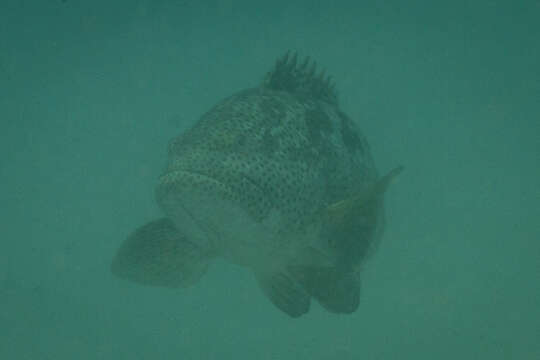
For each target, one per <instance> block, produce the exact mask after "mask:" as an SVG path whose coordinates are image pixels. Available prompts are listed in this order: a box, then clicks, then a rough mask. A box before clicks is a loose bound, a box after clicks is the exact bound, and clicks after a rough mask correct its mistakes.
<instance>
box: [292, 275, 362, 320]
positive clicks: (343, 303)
mask: <svg viewBox="0 0 540 360" xmlns="http://www.w3.org/2000/svg"><path fill="white" fill-rule="evenodd" d="M289 269H290V271H291V273H292V274H293V275H294V277H295V278H297V279H298V281H299V282H300V283H301V284H302V285H303V287H304V289H305V290H306V291H307V292H308V293H309V294H310V295H311V296H313V297H314V298H315V299H317V301H318V302H319V303H320V304H321V305H322V306H323V307H324V308H325V309H326V310H328V311H330V312H333V313H339V314H350V313H353V312H354V311H356V309H358V306H359V304H360V279H359V277H358V275H357V274H356V273H354V272H352V271H349V270H348V269H341V268H338V267H335V266H334V267H316V266H290V267H289Z"/></svg>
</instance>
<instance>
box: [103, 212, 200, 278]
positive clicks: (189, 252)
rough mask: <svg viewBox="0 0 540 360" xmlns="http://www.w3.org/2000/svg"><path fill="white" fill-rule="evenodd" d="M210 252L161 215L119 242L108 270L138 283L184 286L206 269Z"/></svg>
mask: <svg viewBox="0 0 540 360" xmlns="http://www.w3.org/2000/svg"><path fill="white" fill-rule="evenodd" d="M209 259H210V256H209V254H208V253H205V252H204V251H203V250H202V249H201V248H200V247H198V246H197V245H195V244H193V243H191V242H189V241H188V240H187V239H186V238H185V237H184V236H183V235H182V234H181V233H180V232H179V231H178V230H177V229H176V227H175V226H174V224H173V223H172V221H171V220H169V219H166V218H163V219H159V220H156V221H152V222H150V223H148V224H146V225H143V226H142V227H140V228H139V229H137V230H136V231H135V232H134V233H133V234H132V235H130V236H129V237H128V238H127V239H126V240H125V241H124V242H123V243H122V245H121V246H120V249H119V250H118V252H117V253H116V255H115V257H114V259H113V261H112V264H111V271H112V273H113V274H115V275H116V276H118V277H120V278H124V279H127V280H130V281H133V282H136V283H139V284H143V285H151V286H164V287H186V286H189V285H192V284H194V283H196V282H197V281H198V280H199V279H200V278H201V276H202V275H203V274H204V273H205V272H206V269H207V267H208V262H209Z"/></svg>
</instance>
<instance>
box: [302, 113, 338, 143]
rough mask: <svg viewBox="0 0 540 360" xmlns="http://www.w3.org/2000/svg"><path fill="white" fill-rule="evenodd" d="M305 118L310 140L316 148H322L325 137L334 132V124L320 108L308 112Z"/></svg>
mask: <svg viewBox="0 0 540 360" xmlns="http://www.w3.org/2000/svg"><path fill="white" fill-rule="evenodd" d="M305 117H306V126H307V130H308V134H309V139H310V140H311V142H312V143H313V145H314V146H316V147H317V148H320V147H321V145H322V142H323V135H324V134H325V133H326V134H329V133H331V132H332V123H331V122H330V119H329V118H328V115H327V114H326V113H325V112H324V111H323V110H322V109H320V108H315V109H310V110H306V114H305Z"/></svg>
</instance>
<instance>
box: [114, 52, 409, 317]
mask: <svg viewBox="0 0 540 360" xmlns="http://www.w3.org/2000/svg"><path fill="white" fill-rule="evenodd" d="M401 170H402V168H401V167H397V168H395V169H394V170H392V171H390V172H389V173H388V174H387V175H385V176H379V175H378V174H377V171H376V168H375V165H374V162H373V159H372V155H371V153H370V149H369V146H368V143H367V141H366V139H365V137H364V136H363V135H362V133H361V132H360V130H359V129H358V126H357V124H356V122H355V121H353V120H351V118H350V117H349V116H347V115H346V114H345V113H344V112H343V111H342V110H341V109H340V107H339V105H338V98H337V95H336V91H335V87H334V84H333V82H332V81H331V79H330V77H327V76H325V74H324V71H321V72H319V71H318V70H317V69H316V65H315V62H313V61H311V60H310V59H309V57H308V58H305V59H304V60H301V59H298V56H297V55H296V54H289V53H287V54H286V55H285V56H284V57H281V58H279V59H278V60H277V62H276V64H275V66H274V67H273V69H272V70H271V71H270V72H269V73H268V74H267V75H266V76H265V77H264V80H263V81H262V83H261V84H260V85H259V86H257V87H255V88H250V89H247V90H243V91H240V92H238V93H236V94H234V95H232V96H230V97H227V98H226V99H224V100H222V101H221V102H219V103H218V104H217V105H215V106H214V107H213V108H212V109H211V110H209V111H208V112H207V113H205V114H204V115H203V116H202V117H201V118H200V119H199V120H198V121H197V122H196V123H195V124H194V126H193V127H191V128H190V129H188V130H187V131H185V132H184V133H182V134H181V135H179V136H178V137H176V138H174V139H173V140H172V141H171V142H170V144H169V148H168V162H167V165H166V169H165V171H164V172H163V173H162V175H161V176H160V178H159V181H158V183H157V187H156V190H155V196H156V201H157V203H158V204H159V207H160V208H161V210H162V211H163V214H164V216H163V217H162V218H160V219H157V220H154V221H150V222H149V223H147V224H145V225H143V226H141V227H140V228H138V229H136V230H135V231H134V232H133V233H132V234H131V235H130V236H128V237H127V239H126V240H125V241H124V242H123V243H122V244H121V245H120V248H119V250H118V252H117V253H116V255H115V256H114V258H113V261H112V264H111V270H112V273H113V274H115V275H117V276H118V277H120V278H123V279H127V280H130V281H134V282H136V283H139V284H143V285H150V286H163V287H172V288H177V287H187V286H190V285H193V284H196V283H197V282H198V280H199V279H200V278H201V277H202V276H203V275H204V274H205V272H206V270H207V268H208V265H209V264H210V263H211V262H212V260H214V259H216V258H218V257H220V258H223V259H226V260H227V261H230V262H232V263H234V264H238V265H240V266H243V267H245V268H247V269H249V270H251V271H252V272H253V274H254V276H255V279H256V280H257V282H258V284H259V285H260V287H261V289H262V291H263V293H264V294H265V296H266V297H267V298H268V299H269V300H270V301H271V302H272V303H273V304H274V305H275V306H276V307H277V308H279V309H280V310H281V311H283V312H284V313H286V314H288V315H289V316H291V317H299V316H301V315H303V314H306V313H307V312H308V311H309V309H310V305H311V300H312V299H313V300H315V301H317V302H318V303H319V304H320V305H321V306H322V307H323V308H325V309H326V310H328V311H330V312H332V313H341V314H349V313H353V312H354V311H355V310H356V309H357V308H358V306H359V301H360V272H361V269H362V264H363V263H364V260H366V259H367V258H368V257H369V255H370V254H371V253H373V250H374V249H375V248H376V245H377V243H378V242H379V239H380V238H381V234H382V229H383V226H384V213H383V195H384V193H385V190H386V189H387V187H388V185H389V184H390V183H391V182H392V180H393V179H394V178H395V176H396V175H397V174H398V173H400V172H401Z"/></svg>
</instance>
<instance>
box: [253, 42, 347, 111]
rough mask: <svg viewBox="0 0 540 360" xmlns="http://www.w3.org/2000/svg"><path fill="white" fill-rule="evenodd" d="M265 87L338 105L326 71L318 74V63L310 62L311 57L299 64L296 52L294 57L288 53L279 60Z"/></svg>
mask: <svg viewBox="0 0 540 360" xmlns="http://www.w3.org/2000/svg"><path fill="white" fill-rule="evenodd" d="M263 87H265V88H268V89H272V90H281V91H288V92H290V93H294V94H299V95H304V96H309V97H311V98H314V99H317V100H322V101H326V102H328V103H331V104H337V94H336V91H335V87H334V83H333V82H332V78H331V77H330V76H326V75H325V71H324V69H323V70H322V71H321V72H320V73H319V74H317V63H316V62H314V61H310V59H309V57H306V58H305V60H304V61H303V62H302V63H299V61H298V54H297V53H296V52H295V53H294V54H293V55H292V56H291V55H290V52H287V53H286V54H285V56H283V57H282V58H280V59H277V61H276V65H275V66H274V69H273V70H272V71H270V72H269V73H268V74H267V75H266V78H265V79H264V82H263Z"/></svg>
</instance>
